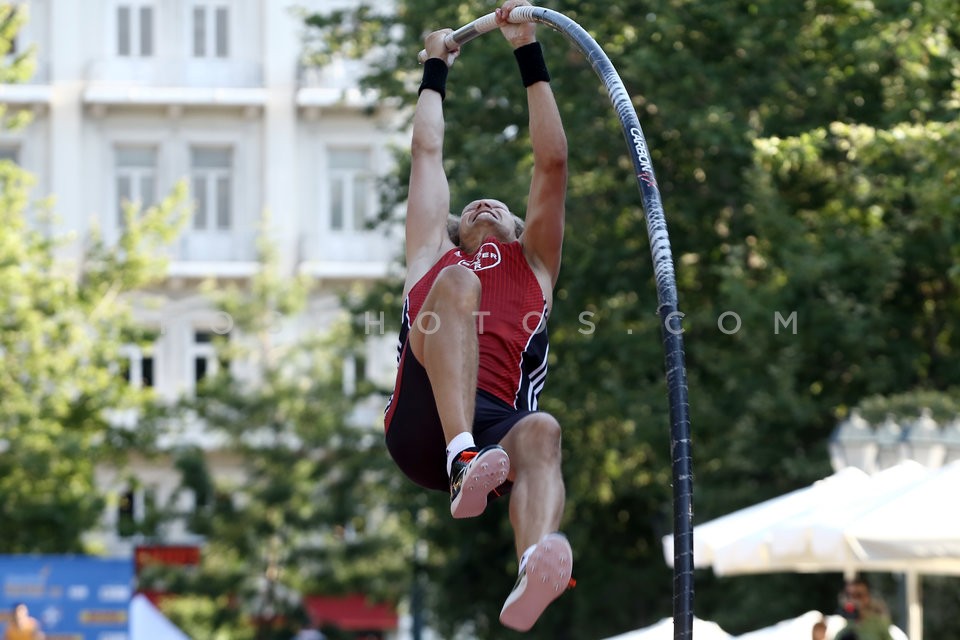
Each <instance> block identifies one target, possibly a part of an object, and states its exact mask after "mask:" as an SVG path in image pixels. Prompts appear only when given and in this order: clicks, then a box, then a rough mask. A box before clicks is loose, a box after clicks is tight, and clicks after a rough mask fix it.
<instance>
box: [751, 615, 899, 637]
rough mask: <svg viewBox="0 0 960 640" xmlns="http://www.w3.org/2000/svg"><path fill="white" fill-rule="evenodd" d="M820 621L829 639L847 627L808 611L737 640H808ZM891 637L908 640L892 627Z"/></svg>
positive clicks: (838, 619) (833, 618)
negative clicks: (824, 623) (824, 624)
mask: <svg viewBox="0 0 960 640" xmlns="http://www.w3.org/2000/svg"><path fill="white" fill-rule="evenodd" d="M820 620H823V621H824V622H826V624H827V637H828V638H833V637H834V636H836V635H837V633H839V631H840V630H841V629H843V628H844V626H846V624H847V621H846V620H844V619H843V618H842V617H841V616H825V615H823V614H822V613H820V612H819V611H808V612H806V613H805V614H803V615H801V616H797V617H796V618H791V619H790V620H783V621H781V622H778V623H776V624H773V625H770V626H769V627H764V628H763V629H757V630H756V631H751V632H749V633H745V634H743V635H739V636H737V637H736V640H807V639H808V638H810V633H811V631H812V630H813V625H815V624H816V623H817V622H819V621H820ZM890 636H891V637H892V638H893V640H907V636H906V634H905V633H903V631H901V630H900V628H899V627H895V626H892V625H891V626H890Z"/></svg>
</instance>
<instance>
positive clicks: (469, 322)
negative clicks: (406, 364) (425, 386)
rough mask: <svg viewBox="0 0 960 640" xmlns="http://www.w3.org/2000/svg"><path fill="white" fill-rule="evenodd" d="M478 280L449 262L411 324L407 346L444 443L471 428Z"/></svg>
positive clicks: (476, 355)
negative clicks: (429, 392) (422, 375)
mask: <svg viewBox="0 0 960 640" xmlns="http://www.w3.org/2000/svg"><path fill="white" fill-rule="evenodd" d="M479 308H480V280H479V279H478V278H477V276H476V274H475V273H474V272H473V271H471V270H470V269H468V268H466V267H463V266H460V265H452V266H449V267H446V268H444V269H443V270H442V271H440V273H439V275H437V279H436V280H435V281H434V283H433V286H432V287H431V288H430V293H428V294H427V297H426V300H424V303H423V306H422V307H421V309H420V314H419V316H417V319H416V320H415V321H414V322H413V324H412V326H411V327H410V336H409V341H410V348H411V349H413V355H415V356H416V357H417V360H419V361H420V362H421V363H422V364H423V367H424V369H426V371H427V376H428V377H429V378H430V386H431V387H433V396H434V398H435V400H436V403H437V412H438V414H439V415H440V423H441V424H442V425H443V435H444V438H445V439H446V443H447V444H449V443H450V441H451V440H452V439H453V438H454V437H455V436H456V435H457V434H459V433H463V432H470V431H472V430H473V412H474V406H475V404H476V394H477V366H478V358H479V356H478V346H477V311H478V309H479Z"/></svg>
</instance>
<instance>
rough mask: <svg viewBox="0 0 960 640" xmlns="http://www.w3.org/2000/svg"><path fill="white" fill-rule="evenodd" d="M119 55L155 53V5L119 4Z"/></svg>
mask: <svg viewBox="0 0 960 640" xmlns="http://www.w3.org/2000/svg"><path fill="white" fill-rule="evenodd" d="M117 55H118V56H121V57H124V58H128V57H133V56H139V57H143V58H147V57H150V56H152V55H153V6H151V5H149V4H140V3H135V2H127V3H124V4H120V5H118V6H117Z"/></svg>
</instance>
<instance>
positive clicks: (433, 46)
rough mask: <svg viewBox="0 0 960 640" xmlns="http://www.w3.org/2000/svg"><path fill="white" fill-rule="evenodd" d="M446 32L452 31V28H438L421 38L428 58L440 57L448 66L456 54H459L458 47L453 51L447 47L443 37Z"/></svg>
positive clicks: (455, 57)
mask: <svg viewBox="0 0 960 640" xmlns="http://www.w3.org/2000/svg"><path fill="white" fill-rule="evenodd" d="M448 33H453V29H439V30H437V31H434V32H433V33H430V34H428V35H427V37H426V38H424V40H423V45H424V46H423V48H424V50H426V52H427V58H428V59H429V58H440V59H441V60H443V61H444V62H446V63H447V66H448V67H449V66H451V65H452V64H453V61H454V60H456V59H457V56H459V55H460V47H457V48H456V49H454V50H453V51H451V50H450V49H447V45H446V43H445V42H444V41H443V39H444V38H445V37H446V36H447V34H448Z"/></svg>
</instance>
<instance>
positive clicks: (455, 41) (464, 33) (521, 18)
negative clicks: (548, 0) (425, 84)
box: [417, 6, 537, 64]
mask: <svg viewBox="0 0 960 640" xmlns="http://www.w3.org/2000/svg"><path fill="white" fill-rule="evenodd" d="M536 8H537V7H532V6H520V7H514V8H513V10H512V11H510V17H509V18H508V20H509V21H510V22H513V23H514V24H520V23H521V22H533V12H534V10H535V9H536ZM495 29H497V15H496V13H488V14H487V15H485V16H483V17H482V18H477V19H476V20H474V21H473V22H471V23H469V24H466V25H464V26H462V27H460V28H459V29H457V30H456V31H452V32H450V33H448V34H447V36H446V37H445V38H444V39H443V43H444V44H445V45H447V49H449V50H450V51H456V50H457V49H459V48H460V46H461V45H464V44H466V43H468V42H470V41H471V40H473V39H474V38H476V37H478V36H481V35H483V34H485V33H489V32H490V31H493V30H495ZM417 60H418V61H419V62H420V64H423V63H424V62H426V61H427V50H426V49H423V50H422V51H420V55H418V56H417Z"/></svg>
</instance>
